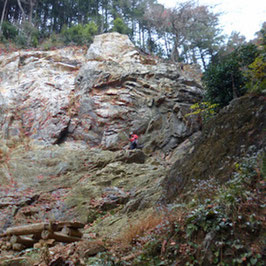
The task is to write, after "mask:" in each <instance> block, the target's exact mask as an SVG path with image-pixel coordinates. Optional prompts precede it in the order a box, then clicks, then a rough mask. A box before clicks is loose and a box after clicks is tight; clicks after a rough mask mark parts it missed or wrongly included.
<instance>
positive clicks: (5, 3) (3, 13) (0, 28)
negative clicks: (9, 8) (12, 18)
mask: <svg viewBox="0 0 266 266" xmlns="http://www.w3.org/2000/svg"><path fill="white" fill-rule="evenodd" d="M7 1H8V0H5V2H4V6H3V11H2V15H1V20H0V33H1V30H2V24H3V21H4V16H5V12H6V5H7Z"/></svg>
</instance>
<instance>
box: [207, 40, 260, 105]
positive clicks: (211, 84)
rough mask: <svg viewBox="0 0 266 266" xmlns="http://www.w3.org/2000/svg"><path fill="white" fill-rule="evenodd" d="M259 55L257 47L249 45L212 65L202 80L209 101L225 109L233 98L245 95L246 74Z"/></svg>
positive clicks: (221, 57) (221, 56) (239, 48)
mask: <svg viewBox="0 0 266 266" xmlns="http://www.w3.org/2000/svg"><path fill="white" fill-rule="evenodd" d="M257 55H258V49H257V47H256V46H255V45H254V44H247V45H242V46H240V47H238V48H237V49H236V50H235V51H233V52H232V53H230V54H228V55H225V56H224V55H220V57H219V60H216V61H215V62H214V63H210V64H209V66H208V68H207V70H206V71H205V73H204V74H203V78H202V80H203V83H204V85H205V88H206V98H207V100H208V101H210V102H211V103H217V104H219V106H221V107H223V106H225V105H227V104H228V103H229V102H230V101H231V100H232V99H233V98H236V97H239V96H242V95H244V94H245V93H246V91H247V87H246V86H245V84H246V83H247V77H246V76H245V74H244V73H245V71H246V70H247V67H248V65H249V64H251V63H252V62H253V61H254V59H255V58H256V56H257Z"/></svg>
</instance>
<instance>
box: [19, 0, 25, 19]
mask: <svg viewBox="0 0 266 266" xmlns="http://www.w3.org/2000/svg"><path fill="white" fill-rule="evenodd" d="M17 1H18V6H19V9H20V11H21V13H22V20H25V17H26V14H25V11H24V9H23V7H22V5H21V2H20V0H17Z"/></svg>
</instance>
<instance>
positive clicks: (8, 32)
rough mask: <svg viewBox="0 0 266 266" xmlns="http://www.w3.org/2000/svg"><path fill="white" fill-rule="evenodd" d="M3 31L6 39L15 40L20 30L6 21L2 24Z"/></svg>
mask: <svg viewBox="0 0 266 266" xmlns="http://www.w3.org/2000/svg"><path fill="white" fill-rule="evenodd" d="M2 33H3V36H4V38H5V39H7V40H15V38H16V37H17V35H18V30H17V28H16V27H15V26H13V25H12V24H11V23H9V22H7V21H4V22H3V24H2Z"/></svg>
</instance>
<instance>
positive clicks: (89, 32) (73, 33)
mask: <svg viewBox="0 0 266 266" xmlns="http://www.w3.org/2000/svg"><path fill="white" fill-rule="evenodd" d="M97 30H98V29H97V26H96V24H95V23H94V22H90V23H88V24H86V25H84V26H82V25H81V24H78V25H74V26H72V27H70V28H67V27H66V26H64V27H63V29H62V32H61V36H62V39H63V41H64V43H66V44H69V43H74V44H78V45H83V44H90V43H91V42H92V39H93V36H94V35H95V34H96V33H97Z"/></svg>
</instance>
